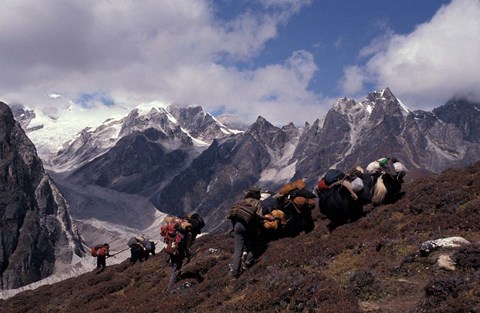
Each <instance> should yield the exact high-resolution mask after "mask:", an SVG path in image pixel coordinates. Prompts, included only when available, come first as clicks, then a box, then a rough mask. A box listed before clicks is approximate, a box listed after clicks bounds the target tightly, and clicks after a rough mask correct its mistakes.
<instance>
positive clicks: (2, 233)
mask: <svg viewBox="0 0 480 313" xmlns="http://www.w3.org/2000/svg"><path fill="white" fill-rule="evenodd" d="M0 146H1V147H2V148H1V152H0V154H1V160H2V162H1V163H0V173H2V174H1V175H0V204H1V205H0V217H1V219H0V238H2V239H1V244H0V289H6V288H16V287H19V286H22V285H25V284H28V283H31V282H34V281H37V280H40V279H42V278H45V277H47V276H49V275H51V274H52V273H59V272H62V271H64V270H66V269H67V268H69V267H70V266H71V264H72V263H76V262H77V261H79V260H80V259H81V258H82V257H83V256H84V254H85V251H84V249H83V246H82V240H81V238H80V236H79V234H78V231H77V227H76V225H75V223H74V222H73V220H72V217H71V216H70V211H69V207H68V205H67V203H66V202H65V199H64V198H63V196H62V194H61V193H60V191H59V190H58V188H57V186H56V185H55V183H54V182H53V181H52V180H51V179H50V177H49V176H48V175H47V174H46V173H45V171H44V169H43V165H42V162H41V160H40V159H39V158H38V156H37V153H36V150H35V147H34V145H33V144H32V142H31V141H30V140H29V139H28V138H27V136H26V135H25V133H24V131H23V130H22V128H21V127H20V125H19V123H18V122H16V121H15V120H14V118H13V115H12V111H11V110H10V108H9V107H8V106H7V105H6V104H4V103H2V102H0Z"/></svg>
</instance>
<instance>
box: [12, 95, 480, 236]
mask: <svg viewBox="0 0 480 313" xmlns="http://www.w3.org/2000/svg"><path fill="white" fill-rule="evenodd" d="M13 113H14V116H15V118H16V120H17V121H18V122H19V123H20V125H21V126H22V127H23V128H24V129H26V132H27V135H28V136H31V138H32V140H33V141H34V143H36V142H38V143H42V142H46V141H48V140H47V139H45V138H46V137H45V136H47V135H48V136H50V137H52V134H51V131H49V132H45V131H44V130H45V128H44V127H42V123H40V122H39V121H36V118H37V114H36V112H35V111H34V110H31V109H26V108H24V107H21V106H15V107H14V110H13ZM55 118H56V120H55V121H56V122H59V121H61V119H62V115H61V114H59V115H58V116H56V117H55ZM220 120H221V121H220ZM235 122H236V123H237V124H233V123H232V124H230V123H229V122H228V118H227V119H217V118H215V117H213V116H212V115H211V114H209V113H207V112H205V111H204V110H203V109H202V108H201V107H200V106H190V107H176V106H173V105H142V106H140V107H138V108H136V109H133V110H132V111H130V112H129V113H128V114H127V115H125V116H123V117H119V118H111V119H107V120H106V121H105V122H103V123H102V124H101V125H100V126H97V127H84V128H83V130H82V131H80V132H79V133H76V134H71V135H70V139H69V140H68V141H66V142H64V143H63V144H61V145H60V144H56V145H50V146H49V147H50V150H49V149H46V148H45V147H46V146H43V148H42V147H40V148H38V147H37V149H38V151H39V155H40V157H41V158H42V160H43V162H44V163H45V164H46V168H47V169H48V170H49V173H50V175H51V176H52V177H53V178H54V179H55V181H56V183H57V185H58V186H59V188H60V190H61V191H62V193H63V195H64V196H65V199H66V200H67V203H68V204H69V205H70V208H71V212H72V216H73V218H74V219H75V220H76V221H77V223H78V224H79V225H80V231H81V232H82V231H85V232H86V234H85V236H84V240H85V241H86V243H87V244H93V242H94V241H95V240H99V238H100V239H101V238H105V240H107V239H108V240H115V238H117V239H116V240H117V241H118V242H121V241H122V240H123V238H125V236H127V234H128V235H131V234H134V233H135V231H136V230H137V231H138V232H148V233H149V234H152V235H153V236H155V234H156V233H158V229H155V227H156V226H155V225H158V221H159V220H161V219H162V218H163V216H164V215H163V214H161V213H160V212H163V213H166V214H175V215H183V214H186V213H190V212H194V211H195V212H199V213H200V214H201V215H202V216H203V217H204V218H205V220H206V222H207V226H206V229H207V230H208V231H220V230H224V229H226V227H227V226H228V225H227V223H226V221H225V219H224V217H225V215H226V212H227V210H228V208H229V207H230V206H231V204H232V203H233V202H234V201H235V200H237V199H239V198H241V197H242V196H243V191H244V190H245V189H246V188H247V187H249V186H252V185H256V186H259V187H261V188H262V189H268V190H273V191H276V190H277V189H278V188H279V187H280V186H281V185H283V184H284V183H286V182H288V181H291V180H294V179H297V178H304V179H305V180H306V183H307V186H308V187H309V188H312V189H313V187H314V186H315V184H316V182H317V180H318V179H319V178H320V177H321V176H322V175H323V174H324V173H325V171H326V170H327V169H329V168H331V167H336V168H338V169H342V170H348V169H350V168H352V167H353V166H355V165H362V166H366V165H367V164H368V163H369V162H370V161H372V160H375V159H378V158H380V157H384V156H395V157H397V158H398V159H399V160H400V161H401V162H402V163H404V164H405V165H406V167H407V168H408V170H409V174H408V176H407V177H411V178H412V177H416V176H417V175H422V174H424V173H426V172H440V171H442V170H444V169H446V168H449V167H460V166H465V165H468V164H471V163H472V162H474V161H477V160H479V159H480V157H479V155H480V154H479V152H480V132H479V130H480V128H479V126H480V104H479V103H471V102H469V101H467V100H464V99H452V100H451V101H449V102H447V103H446V104H444V105H442V106H440V107H438V108H436V109H434V110H433V111H431V112H427V111H420V110H418V111H410V110H409V109H408V108H407V106H406V105H404V104H402V103H401V102H400V101H399V100H398V99H397V98H396V97H395V95H394V94H393V93H392V92H391V90H389V89H388V88H387V89H385V90H382V91H375V92H372V93H370V94H369V95H368V96H367V97H366V99H365V100H363V101H361V102H357V101H354V100H352V99H347V98H343V99H339V100H338V101H337V102H336V103H334V104H333V106H332V108H331V109H330V111H329V112H328V113H327V115H326V116H325V118H324V119H323V120H320V117H319V119H317V120H316V121H314V122H313V123H312V124H311V125H310V124H309V123H305V125H302V126H301V127H296V126H295V125H293V124H288V125H286V126H283V127H278V126H274V125H272V124H271V123H269V122H268V121H267V120H266V119H265V118H263V117H258V119H257V120H256V121H255V122H254V123H253V124H252V125H250V126H249V127H247V128H243V127H242V130H235V129H234V128H235V127H234V125H237V126H239V127H240V126H241V124H238V121H235ZM32 125H34V126H32ZM59 125H60V124H59ZM62 125H64V124H62ZM42 131H44V132H43V133H42ZM57 131H58V132H61V131H62V129H58V130H57ZM33 138H34V139H33ZM62 138H63V137H62ZM54 146H57V147H58V146H60V147H61V148H60V149H58V150H55V151H52V150H51V147H54ZM156 210H159V211H160V212H157V211H156ZM155 212H157V213H158V214H160V215H158V214H157V213H155ZM91 221H96V223H92V222H91ZM97 222H99V223H100V224H98V223H97ZM94 224H95V225H94ZM107 225H108V227H107ZM112 225H118V227H119V229H121V230H119V231H115V230H114V229H111V227H112ZM107 228H108V230H106V229H107ZM125 229H128V231H125ZM157 236H158V234H157Z"/></svg>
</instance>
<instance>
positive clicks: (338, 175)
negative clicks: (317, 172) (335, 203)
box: [323, 168, 345, 186]
mask: <svg viewBox="0 0 480 313" xmlns="http://www.w3.org/2000/svg"><path fill="white" fill-rule="evenodd" d="M344 177H345V173H343V172H342V171H340V170H337V169H334V168H331V169H329V170H327V172H326V173H325V175H323V180H324V181H325V183H326V184H327V185H328V186H330V185H331V184H333V183H336V182H337V181H339V180H340V179H342V178H344Z"/></svg>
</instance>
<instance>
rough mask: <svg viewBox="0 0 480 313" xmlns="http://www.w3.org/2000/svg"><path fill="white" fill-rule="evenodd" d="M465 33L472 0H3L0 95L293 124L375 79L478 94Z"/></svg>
mask: <svg viewBox="0 0 480 313" xmlns="http://www.w3.org/2000/svg"><path fill="white" fill-rule="evenodd" d="M479 38H480V0H389V1H385V0H362V1H359V0H238V1H237V0H115V1H113V0H82V1H73V0H71V1H69V0H42V1H37V0H3V1H2V4H1V10H0V69H1V75H0V100H2V101H4V102H7V103H9V104H13V103H22V104H24V105H27V106H30V107H34V108H45V110H47V109H46V108H47V107H52V106H60V105H63V104H64V103H65V102H62V101H60V99H71V100H73V101H74V102H75V103H77V104H79V105H82V106H83V107H85V108H89V109H90V110H92V112H96V111H95V110H97V109H98V106H101V107H102V112H105V111H108V110H105V108H108V109H109V110H112V111H114V110H116V109H117V108H121V107H125V106H127V107H134V106H136V105H138V104H140V103H146V102H151V101H161V102H166V103H175V104H180V105H189V104H199V105H202V106H203V107H204V108H205V109H206V110H207V111H209V112H212V113H214V114H220V113H224V112H228V113H233V114H238V115H240V116H242V118H243V119H244V120H245V121H246V122H253V121H254V120H255V119H256V117H257V116H258V115H261V116H263V117H265V118H266V119H267V120H269V121H270V122H272V123H274V124H277V125H284V124H286V123H288V122H290V121H293V122H294V123H295V124H296V125H298V126H300V125H303V123H304V122H305V121H308V122H313V120H315V119H316V118H317V117H320V118H321V117H322V116H323V115H324V114H325V113H326V111H327V110H328V109H329V108H330V107H331V105H332V104H333V102H334V101H335V100H336V99H338V98H341V97H344V96H346V97H350V98H355V99H358V100H361V99H363V98H364V97H365V95H366V94H367V93H368V92H370V91H373V90H378V89H383V88H385V87H387V86H388V87H390V89H391V90H392V91H393V93H394V94H395V95H396V96H397V97H399V98H400V99H401V100H402V101H403V102H404V103H405V104H406V105H407V106H408V107H409V108H410V109H426V110H429V109H431V108H433V107H437V106H439V105H442V104H444V103H445V101H446V100H448V99H450V98H451V97H454V96H456V95H465V96H468V97H470V98H472V99H479V98H480V40H479ZM53 94H54V95H58V96H55V97H53V96H52V95H53ZM49 95H50V97H49Z"/></svg>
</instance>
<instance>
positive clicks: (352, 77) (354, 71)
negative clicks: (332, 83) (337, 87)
mask: <svg viewBox="0 0 480 313" xmlns="http://www.w3.org/2000/svg"><path fill="white" fill-rule="evenodd" d="M344 72H345V75H344V77H343V81H342V82H341V85H342V90H343V91H344V92H345V93H346V94H347V95H350V96H352V95H357V94H358V93H360V92H361V91H363V84H364V81H365V74H364V72H363V70H362V69H361V68H360V67H358V66H349V67H346V68H345V69H344Z"/></svg>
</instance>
